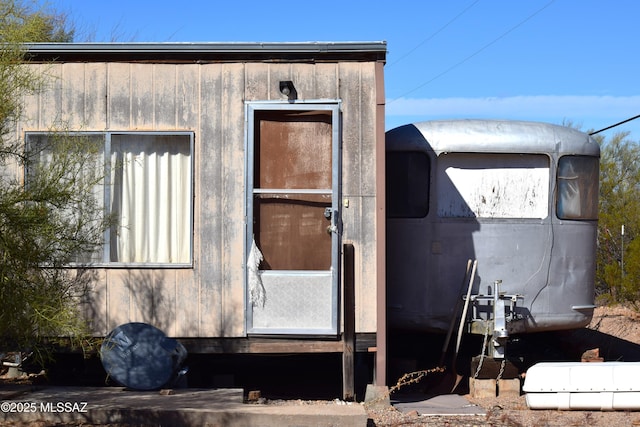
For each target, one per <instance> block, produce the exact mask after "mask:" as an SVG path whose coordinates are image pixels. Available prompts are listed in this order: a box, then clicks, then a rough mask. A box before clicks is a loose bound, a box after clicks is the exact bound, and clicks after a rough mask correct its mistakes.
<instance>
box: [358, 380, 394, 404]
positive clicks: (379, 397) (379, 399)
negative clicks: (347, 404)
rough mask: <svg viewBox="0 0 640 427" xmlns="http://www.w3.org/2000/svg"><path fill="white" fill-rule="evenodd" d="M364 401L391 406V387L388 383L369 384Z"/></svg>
mask: <svg viewBox="0 0 640 427" xmlns="http://www.w3.org/2000/svg"><path fill="white" fill-rule="evenodd" d="M364 402H365V403H366V404H369V405H374V406H390V405H391V398H390V397H389V387H387V386H386V385H374V384H367V390H366V391H365V394H364Z"/></svg>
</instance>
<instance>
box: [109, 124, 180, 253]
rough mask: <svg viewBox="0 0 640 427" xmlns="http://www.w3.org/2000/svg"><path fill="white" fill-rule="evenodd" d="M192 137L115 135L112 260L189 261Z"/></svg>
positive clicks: (112, 188) (112, 140)
mask: <svg viewBox="0 0 640 427" xmlns="http://www.w3.org/2000/svg"><path fill="white" fill-rule="evenodd" d="M190 157H191V156H190V138H189V136H188V135H136V134H127V135H113V136H112V139H111V171H112V172H111V183H112V187H111V201H110V202H111V213H112V214H114V215H115V217H116V224H115V225H114V227H113V228H112V230H111V261H112V262H136V263H188V262H189V261H190V246H191V245H190V241H191V240H190V229H191V227H190V223H191V200H190V195H191V158H190Z"/></svg>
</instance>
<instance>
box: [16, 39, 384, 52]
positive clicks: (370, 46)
mask: <svg viewBox="0 0 640 427" xmlns="http://www.w3.org/2000/svg"><path fill="white" fill-rule="evenodd" d="M25 47H26V50H27V51H28V52H29V53H30V54H32V55H52V54H55V55H65V54H74V55H78V54H83V55H101V54H109V55H114V54H116V55H133V56H135V55H137V54H144V55H152V54H162V55H167V54H175V55H190V54H193V55H198V54H207V55H212V54H213V55H215V54H236V55H242V54H269V53H270V54H296V53H301V54H322V53H334V54H336V53H338V54H344V53H363V52H372V53H373V52H375V53H386V50H387V43H386V42H385V41H373V42H356V41H353V42H126V43H117V42H116V43H114V42H96V43H93V42H91V43H27V44H25Z"/></svg>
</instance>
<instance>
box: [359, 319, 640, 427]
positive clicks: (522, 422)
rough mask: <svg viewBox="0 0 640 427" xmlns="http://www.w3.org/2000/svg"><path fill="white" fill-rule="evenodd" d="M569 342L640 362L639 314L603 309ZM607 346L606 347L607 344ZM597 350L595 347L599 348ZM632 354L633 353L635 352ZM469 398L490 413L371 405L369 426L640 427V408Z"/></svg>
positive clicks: (613, 357) (606, 355) (608, 357)
mask: <svg viewBox="0 0 640 427" xmlns="http://www.w3.org/2000/svg"><path fill="white" fill-rule="evenodd" d="M567 341H571V342H574V343H580V344H581V345H582V346H583V347H584V346H585V345H587V343H592V344H594V346H596V347H597V346H598V345H600V356H603V357H604V360H605V361H608V360H625V356H627V357H626V359H627V361H630V360H633V361H638V360H640V359H639V358H638V354H640V313H638V312H636V311H633V310H631V309H628V308H624V307H598V308H597V309H596V311H595V313H594V317H593V320H592V322H591V324H590V325H589V326H588V328H586V330H584V331H578V332H576V333H574V334H573V335H571V336H567ZM603 347H604V348H603ZM594 348H595V347H594ZM631 353H632V354H631ZM466 397H467V399H468V400H469V401H470V402H471V403H472V404H475V405H478V406H479V407H481V408H483V409H484V410H485V411H486V414H487V415H486V416H485V415H483V416H471V415H467V416H456V417H452V416H421V415H419V414H417V413H408V414H404V413H402V412H400V411H398V410H396V409H394V408H392V407H387V408H380V407H375V406H371V407H369V408H367V412H368V415H369V418H370V419H369V427H373V426H375V427H382V426H384V427H391V426H393V427H396V426H403V427H405V426H406V427H408V426H478V427H481V426H482V427H484V426H493V427H503V426H504V427H519V426H525V427H546V426H554V427H555V426H558V427H567V426H607V427H614V426H616V427H617V426H640V412H632V411H612V412H603V411H559V410H531V409H529V408H528V407H527V403H526V399H525V396H524V395H521V396H519V397H510V398H505V397H495V398H484V399H476V398H473V397H472V396H470V395H466Z"/></svg>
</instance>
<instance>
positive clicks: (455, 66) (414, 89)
mask: <svg viewBox="0 0 640 427" xmlns="http://www.w3.org/2000/svg"><path fill="white" fill-rule="evenodd" d="M554 1H555V0H551V1H550V2H549V3H547V4H545V5H544V6H542V7H541V8H540V9H538V10H536V11H535V12H533V13H532V14H531V15H529V16H528V17H526V18H525V19H524V20H522V21H520V22H519V23H517V24H516V25H514V26H513V27H511V28H510V29H508V30H507V31H505V32H504V33H502V34H501V35H500V36H498V37H496V38H495V39H493V40H492V41H490V42H489V43H487V44H486V45H484V46H482V47H481V48H480V49H478V50H477V51H475V52H474V53H472V54H471V55H469V56H467V57H466V58H464V59H463V60H462V61H459V62H457V63H455V64H453V65H452V66H451V67H449V68H447V69H446V70H444V71H443V72H441V73H440V74H437V75H436V76H435V77H432V78H431V79H430V80H428V81H426V82H425V83H423V84H421V85H420V86H418V87H415V88H413V89H411V90H410V91H408V92H405V93H403V94H402V95H400V96H399V97H397V98H395V99H392V100H391V101H387V104H390V103H392V102H394V101H396V100H398V99H400V98H402V97H405V96H407V95H409V94H410V93H413V92H415V91H417V90H418V89H421V88H423V87H425V86H426V85H428V84H429V83H431V82H433V81H434V80H437V79H439V78H440V77H442V76H443V75H445V74H447V73H448V72H449V71H451V70H453V69H455V68H457V67H459V66H460V65H462V64H464V63H465V62H467V61H468V60H470V59H471V58H473V57H474V56H476V55H478V54H479V53H480V52H482V51H484V50H485V49H487V48H488V47H490V46H492V45H494V44H495V43H497V42H498V41H499V40H501V39H503V38H504V37H506V36H507V35H508V34H509V33H511V32H513V31H514V30H515V29H517V28H518V27H520V26H521V25H523V24H524V23H525V22H527V21H529V20H530V19H532V18H533V17H534V16H536V15H537V14H539V13H540V12H542V11H543V10H545V9H546V8H548V7H549V6H551V4H552V3H553V2H554Z"/></svg>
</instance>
